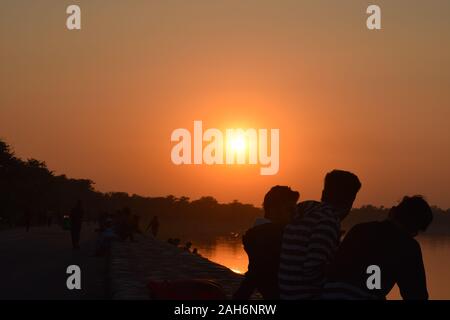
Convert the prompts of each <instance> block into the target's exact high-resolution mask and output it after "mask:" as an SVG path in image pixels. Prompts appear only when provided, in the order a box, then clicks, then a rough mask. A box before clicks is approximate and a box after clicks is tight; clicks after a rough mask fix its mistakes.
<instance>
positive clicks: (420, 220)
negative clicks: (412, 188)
mask: <svg viewBox="0 0 450 320" xmlns="http://www.w3.org/2000/svg"><path fill="white" fill-rule="evenodd" d="M389 218H390V219H391V220H393V221H394V222H395V223H396V224H397V225H400V226H401V227H402V228H404V229H405V230H406V231H407V232H408V233H409V234H411V235H412V236H416V235H417V234H418V233H419V231H425V230H426V229H427V228H428V226H429V225H430V223H431V221H433V212H432V210H431V208H430V206H429V205H428V203H427V202H426V201H425V199H424V198H423V197H422V196H412V197H408V196H406V197H404V198H403V200H402V202H400V204H399V205H397V206H395V207H392V209H391V211H390V212H389Z"/></svg>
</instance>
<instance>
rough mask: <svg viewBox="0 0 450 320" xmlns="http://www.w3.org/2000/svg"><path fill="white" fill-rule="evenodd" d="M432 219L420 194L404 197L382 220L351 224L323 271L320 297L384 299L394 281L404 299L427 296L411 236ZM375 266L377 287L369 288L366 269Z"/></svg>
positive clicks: (423, 275)
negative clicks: (328, 264) (324, 276)
mask: <svg viewBox="0 0 450 320" xmlns="http://www.w3.org/2000/svg"><path fill="white" fill-rule="evenodd" d="M432 220H433V213H432V211H431V208H430V206H429V205H428V203H427V202H426V201H425V200H424V199H423V198H422V197H420V196H414V197H405V198H403V201H402V202H401V203H400V204H399V205H398V206H396V207H393V208H392V209H391V210H390V212H389V218H388V219H387V220H385V221H382V222H368V223H362V224H358V225H356V226H354V227H353V228H352V229H351V230H350V231H349V232H348V234H347V236H346V237H345V238H344V240H343V241H342V244H341V246H340V247H339V250H338V252H337V254H336V258H335V260H334V262H333V263H332V264H331V266H330V270H329V272H328V277H327V278H328V281H327V284H326V285H325V288H324V294H323V298H325V299H385V298H386V295H387V294H388V293H389V292H390V291H391V289H392V288H393V286H394V285H395V284H397V285H398V287H399V289H400V294H401V296H402V297H403V299H405V300H406V299H420V300H425V299H427V298H428V292H427V285H426V279H425V270H424V266H423V261H422V251H421V249H420V245H419V243H418V242H417V241H416V240H415V239H414V237H415V236H416V235H417V234H418V233H419V231H425V230H426V229H427V228H428V226H429V225H430V223H431V221H432ZM371 265H376V266H378V267H379V268H380V271H381V274H380V279H381V281H380V284H381V286H380V288H379V289H376V288H375V289H372V290H369V288H368V287H367V283H366V282H367V279H368V277H369V276H370V274H368V273H367V268H368V267H369V266H371Z"/></svg>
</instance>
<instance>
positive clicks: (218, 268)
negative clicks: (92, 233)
mask: <svg viewBox="0 0 450 320" xmlns="http://www.w3.org/2000/svg"><path fill="white" fill-rule="evenodd" d="M136 240H137V241H136V242H129V241H127V242H120V241H115V242H113V244H112V246H111V254H110V259H109V279H110V285H109V291H110V297H111V298H112V299H113V300H150V298H149V294H148V290H147V288H146V285H147V283H148V281H149V280H159V281H162V280H187V279H207V280H213V281H215V282H217V283H219V284H220V285H221V286H222V287H223V289H224V292H225V294H226V296H227V299H231V297H232V294H233V292H235V290H236V289H237V288H238V287H239V285H240V283H241V281H242V279H243V277H244V276H243V275H241V274H238V273H235V272H233V271H232V270H231V269H229V268H227V267H225V266H223V265H220V264H218V263H215V262H213V261H211V260H208V259H207V258H205V257H203V256H200V255H196V254H193V253H190V252H187V251H184V250H183V249H181V248H178V247H175V246H173V245H170V244H168V243H166V242H162V241H160V240H157V239H154V238H153V237H152V236H148V235H137V236H136Z"/></svg>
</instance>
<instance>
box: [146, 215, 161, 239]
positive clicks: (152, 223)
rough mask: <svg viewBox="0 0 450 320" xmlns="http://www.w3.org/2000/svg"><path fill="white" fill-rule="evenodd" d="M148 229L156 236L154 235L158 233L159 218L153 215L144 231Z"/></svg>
mask: <svg viewBox="0 0 450 320" xmlns="http://www.w3.org/2000/svg"><path fill="white" fill-rule="evenodd" d="M149 229H151V230H152V235H153V236H154V237H155V238H156V235H157V234H158V230H159V219H158V217H157V216H154V217H153V219H152V220H151V221H150V223H149V225H148V226H147V229H146V231H148V230H149Z"/></svg>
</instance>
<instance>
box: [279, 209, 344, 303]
mask: <svg viewBox="0 0 450 320" xmlns="http://www.w3.org/2000/svg"><path fill="white" fill-rule="evenodd" d="M297 210H298V211H297V215H296V217H295V218H294V219H293V221H292V222H291V223H290V224H288V225H287V226H286V227H285V229H284V233H283V241H282V246H281V256H280V268H279V272H278V283H279V288H280V298H281V299H286V300H303V299H315V298H318V297H320V294H321V289H322V286H323V285H324V283H325V268H326V266H327V265H328V264H329V263H330V262H331V260H332V259H333V257H334V254H335V252H336V250H337V246H338V244H339V235H340V219H339V216H338V213H337V211H336V210H334V209H333V208H332V207H331V206H330V205H328V204H325V203H322V202H317V201H305V202H302V203H300V204H299V205H298V207H297Z"/></svg>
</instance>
